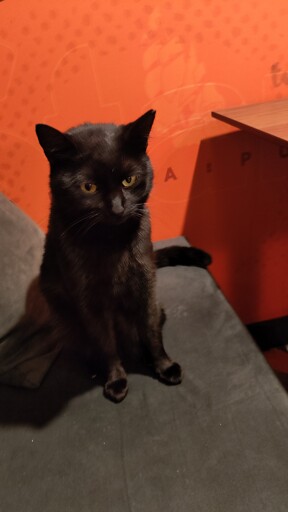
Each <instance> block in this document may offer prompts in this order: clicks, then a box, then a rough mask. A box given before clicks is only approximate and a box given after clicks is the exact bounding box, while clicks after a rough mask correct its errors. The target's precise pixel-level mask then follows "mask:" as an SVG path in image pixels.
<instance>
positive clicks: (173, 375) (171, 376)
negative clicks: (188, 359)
mask: <svg viewBox="0 0 288 512" xmlns="http://www.w3.org/2000/svg"><path fill="white" fill-rule="evenodd" d="M157 375H158V378H159V380H160V381H161V382H164V383H165V384H170V385H171V386H175V385H176V384H180V383H181V382H182V369H181V366H180V364H178V363H171V364H170V365H169V366H167V367H166V368H165V369H162V370H158V371H157Z"/></svg>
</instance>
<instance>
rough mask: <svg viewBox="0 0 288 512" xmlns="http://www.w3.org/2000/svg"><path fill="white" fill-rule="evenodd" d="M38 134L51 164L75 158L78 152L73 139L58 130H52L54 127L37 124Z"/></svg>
mask: <svg viewBox="0 0 288 512" xmlns="http://www.w3.org/2000/svg"><path fill="white" fill-rule="evenodd" d="M36 134H37V137H38V140H39V143H40V145H41V146H42V148H43V150H44V153H45V155H46V157H47V158H48V160H49V162H51V163H53V162H55V161H57V160H63V159H66V158H68V157H69V156H73V155H74V154H75V152H76V147H75V145H74V144H73V142H72V140H71V137H70V136H69V135H68V134H66V133H62V132H60V131H59V130H56V128H52V126H48V125H47V124H36Z"/></svg>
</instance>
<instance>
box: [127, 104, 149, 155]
mask: <svg viewBox="0 0 288 512" xmlns="http://www.w3.org/2000/svg"><path fill="white" fill-rule="evenodd" d="M155 115H156V110H148V112H146V113H145V114H143V116H141V117H139V118H138V119H136V121H133V122H132V123H129V124H126V125H125V126H124V140H125V143H126V145H127V148H128V149H129V150H130V151H133V152H136V153H145V151H146V149H147V146H148V138H149V135H150V131H151V128H152V125H153V122H154V119H155Z"/></svg>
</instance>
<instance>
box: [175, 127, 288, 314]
mask: <svg viewBox="0 0 288 512" xmlns="http://www.w3.org/2000/svg"><path fill="white" fill-rule="evenodd" d="M287 166H288V148H286V147H281V146H279V145H278V144H275V143H272V142H270V141H268V142H267V141H265V140H263V139H261V138H260V137H256V136H253V135H251V134H247V133H245V132H241V131H239V132H234V133H229V134H226V135H222V136H218V137H214V138H211V139H207V140H203V141H202V142H201V144H200V147H199V152H198V157H197V161H196V166H195V174H194V179H193V183H192V188H191V191H190V197H189V201H188V207H187V212H186V219H185V222H184V229H183V233H184V235H185V236H186V237H187V238H188V240H189V241H190V242H191V243H192V244H193V245H195V246H199V247H201V248H203V249H205V250H207V251H208V252H210V253H211V254H212V256H213V260H214V263H213V265H212V267H211V271H212V273H213V275H214V277H215V279H216V280H217V281H218V283H219V285H220V287H221V289H222V290H223V292H224V294H225V295H226V297H227V298H228V300H229V301H230V303H231V305H232V306H233V307H234V309H235V310H236V312H237V313H238V315H239V316H240V318H241V319H242V321H243V322H245V323H250V322H255V321H261V320H264V319H267V318H275V317H277V316H283V315H286V314H287V309H288V274H287V254H288V210H287V197H288V169H287Z"/></svg>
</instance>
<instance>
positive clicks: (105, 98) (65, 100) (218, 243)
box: [0, 0, 288, 321]
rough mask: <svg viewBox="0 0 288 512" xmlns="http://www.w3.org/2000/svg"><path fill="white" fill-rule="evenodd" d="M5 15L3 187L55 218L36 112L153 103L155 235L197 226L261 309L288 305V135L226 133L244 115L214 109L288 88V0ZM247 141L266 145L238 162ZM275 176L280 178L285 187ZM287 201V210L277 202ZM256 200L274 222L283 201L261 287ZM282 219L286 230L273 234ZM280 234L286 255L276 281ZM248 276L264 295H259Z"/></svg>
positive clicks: (87, 1)
mask: <svg viewBox="0 0 288 512" xmlns="http://www.w3.org/2000/svg"><path fill="white" fill-rule="evenodd" d="M0 19H1V24H0V73H1V81H0V104H1V109H0V189H1V191H2V192H4V193H5V194H6V195H7V196H8V197H9V198H10V199H11V200H13V201H14V202H16V203H17V204H18V205H19V206H20V207H21V208H22V209H23V210H24V211H26V212H27V213H28V215H30V216H31V217H32V218H33V219H34V220H35V221H36V222H37V223H38V224H39V225H40V226H41V227H42V228H43V229H46V226H47V217H48V209H49V194H48V166H47V163H46V161H45V158H44V156H43V154H42V151H41V150H40V148H39V146H38V145H37V141H36V137H35V131H34V125H35V124H36V123H38V122H44V123H48V124H52V125H54V126H55V127H57V128H59V129H67V128H69V127H70V126H73V125H76V124H78V123H81V122H85V121H91V122H98V121H100V122H106V121H107V122H117V123H118V122H120V123H122V122H128V121H130V120H132V119H134V118H136V117H138V116H139V115H141V114H142V113H143V112H145V110H147V109H149V108H151V107H153V108H155V109H156V110H157V117H156V122H155V126H154V128H153V132H152V136H151V141H150V156H151V158H152V161H153V164H154V167H155V187H154V192H153V194H152V197H151V200H150V208H151V213H152V221H153V237H154V239H160V238H166V237H171V236H176V235H178V234H181V233H183V232H184V231H185V234H186V235H187V236H188V237H189V239H190V240H191V241H192V242H193V243H195V244H196V243H198V244H201V245H202V246H203V247H205V248H206V249H208V250H210V251H211V252H212V253H213V255H214V265H213V273H214V275H215V276H216V279H217V280H218V281H219V283H220V284H221V286H222V287H223V289H224V291H225V293H226V295H227V296H228V298H229V299H230V300H231V302H232V303H233V305H234V307H235V308H236V310H238V311H239V313H240V314H241V316H242V317H243V318H244V319H246V320H247V321H248V320H255V319H256V318H260V317H270V316H277V315H278V314H283V311H284V310H285V308H286V309H287V307H286V306H287V302H286V299H287V294H286V292H285V290H284V285H283V291H282V292H281V290H280V292H279V288H280V289H281V286H282V283H283V279H281V282H279V279H280V274H281V272H282V273H283V272H284V256H283V255H282V256H280V254H285V253H286V254H287V252H285V251H286V250H287V231H286V226H287V218H286V217H285V215H286V214H285V212H286V210H285V208H284V206H285V205H286V197H284V194H283V190H287V177H286V176H287V173H286V170H285V171H283V172H282V171H279V173H278V171H277V173H278V175H277V179H276V177H275V172H276V170H275V168H274V167H273V169H271V166H272V165H273V166H275V165H276V166H278V160H279V162H280V160H281V163H280V164H279V167H280V168H281V169H283V166H284V167H285V169H286V167H287V161H288V160H285V157H284V156H283V154H282V156H281V155H280V154H279V153H278V148H277V151H276V150H275V151H276V153H275V152H274V153H273V151H272V153H273V155H274V156H271V152H269V151H266V146H267V144H266V145H265V144H262V143H261V142H260V141H259V140H255V139H253V138H252V137H250V138H248V139H247V138H245V137H244V138H243V137H242V138H241V136H240V138H239V136H237V137H238V138H237V137H236V138H232V139H229V138H228V139H225V138H224V139H222V138H221V136H222V134H224V133H227V132H229V131H231V129H230V128H229V127H227V126H225V125H222V124H221V123H220V122H217V121H216V120H212V119H211V116H210V111H211V110H212V109H216V108H223V107H228V106H232V105H240V104H244V103H253V102H257V101H263V100H268V99H273V98H280V97H285V96H288V57H287V47H288V32H287V21H288V4H287V1H286V0H275V1H274V2H273V9H271V2H270V1H268V0H249V1H248V0H247V1H244V2H239V0H237V1H234V0H231V1H229V2H227V1H226V0H179V2H178V1H177V2H172V1H169V0H107V1H105V2H103V1H100V0H81V1H79V0H62V1H61V2H60V1H59V0H57V1H56V0H50V1H49V2H39V0H25V1H20V0H2V1H1V2H0ZM207 140H210V141H211V142H210V143H208V144H207V143H206V142H205V141H207ZM222 140H224V141H225V143H224V144H222V142H221V141H222ZM203 141H204V143H203ZM213 141H214V142H213ZM217 141H218V142H217ZM261 144H262V145H261ZM203 148H204V149H205V151H204V150H203ZM245 152H246V153H247V152H248V153H249V154H251V155H252V154H253V158H252V157H251V158H249V162H248V161H247V165H246V166H243V165H242V166H241V165H238V163H239V162H241V158H243V157H241V155H243V153H245ZM275 154H276V156H275ZM227 155H228V157H227ZM263 155H265V157H263ZM271 159H272V160H271ZM275 159H276V160H275ZM245 163H246V162H245ZM260 166H261V170H260ZM262 166H263V167H264V171H263V174H262ZM244 167H245V173H244V174H243V168H244ZM247 169H249V175H248V173H247V172H246V171H247ZM271 171H272V174H271ZM243 175H244V176H245V180H246V181H245V186H244V185H243ZM271 179H272V181H273V184H274V181H275V179H276V181H277V183H278V185H277V184H276V185H275V190H276V191H275V195H274V196H271V194H270V192H271V190H272V189H273V187H274V185H273V186H271V183H270V182H271ZM280 181H281V183H282V185H279V182H280ZM259 182H260V183H261V187H260V190H261V191H262V192H261V193H262V198H263V197H264V199H265V198H266V199H267V201H266V199H265V201H266V202H265V201H264V203H263V202H262V201H261V198H260V197H259ZM285 187H286V188H285ZM248 189H249V197H251V198H253V199H251V201H247V190H248ZM279 190H281V191H282V195H281V194H280V192H279ZM219 191H221V192H219ZM273 193H274V192H273ZM279 194H280V195H281V197H280V196H279ZM220 201H221V203H220ZM223 201H224V202H225V201H226V203H227V204H226V207H225V222H224V221H223V218H224V217H223ZM279 201H280V202H279ZM230 203H231V204H230ZM261 203H262V205H261ZM229 205H230V206H229ZM243 205H245V206H244V208H242V206H243ZM236 206H237V208H239V209H240V210H239V211H238V213H237V215H236V214H235V207H236ZM280 206H281V207H282V210H283V212H284V213H282V215H279V214H277V213H276V210H277V208H278V209H279V208H280ZM233 208H234V209H233ZM255 208H256V210H257V212H258V213H257V215H258V216H259V217H261V215H262V217H263V218H262V220H261V218H260V220H259V222H261V223H262V222H264V220H265V223H267V214H266V213H265V212H267V211H269V215H268V216H269V226H270V227H269V228H268V227H267V229H266V228H265V229H264V228H263V225H262V224H261V226H262V227H261V230H260V234H259V233H258V231H257V227H255V233H256V231H257V233H258V235H257V237H256V239H257V240H258V242H259V246H260V247H261V248H262V249H263V247H264V248H265V250H264V251H263V250H262V249H261V251H262V252H261V251H260V252H259V251H258V252H257V258H258V259H257V258H256V259H257V265H258V264H259V261H261V264H262V263H263V265H262V267H263V269H264V268H266V266H267V270H266V271H264V270H262V271H261V272H262V275H261V279H260V278H259V279H258V280H257V283H256V284H257V293H256V291H253V290H252V291H251V288H249V286H248V281H247V276H246V273H245V272H247V268H248V270H249V272H248V274H249V276H250V275H251V276H252V275H253V271H254V270H255V268H256V260H255V258H254V256H253V254H251V253H253V250H252V249H253V248H254V246H255V243H254V244H252V241H251V237H252V235H251V219H253V218H254V217H255V216H254V213H253V211H254V210H255ZM231 209H232V210H231ZM268 209H269V210H268ZM277 211H278V210H277ZM261 212H262V213H261ZM229 219H230V220H229ZM253 222H254V221H253ZM265 223H264V224H265ZM252 224H253V223H252ZM223 226H224V227H225V233H224V231H223V229H224V228H223ZM247 226H248V228H250V229H248V231H249V236H247ZM284 228H285V229H284ZM269 230H270V231H269ZM271 230H272V231H273V230H274V231H273V233H274V235H273V236H274V237H275V236H276V235H275V233H276V234H277V237H278V238H277V240H276V241H275V240H274V239H273V240H274V241H271V243H270V242H269V241H270V239H271ZM252 231H253V229H252ZM235 232H237V233H238V239H237V240H235V236H234V235H231V233H235ZM253 233H254V231H253ZM250 235H251V236H250ZM253 236H254V235H253ZM254 239H255V236H254V238H253V240H254ZM251 244H252V245H251ZM231 247H232V249H231ZM271 247H273V251H274V252H273V251H272V253H273V255H274V256H275V255H276V261H277V269H278V273H277V276H275V275H274V274H275V273H274V274H273V272H272V274H273V282H272V280H271V276H270V274H271V273H270V272H269V269H270V267H271V265H272V263H271V265H270V263H269V264H268V263H267V261H268V260H269V258H270V256H269V254H270V253H271V250H272V249H271ZM280 248H281V250H280ZM270 249H271V250H270ZM284 249H285V250H284ZM281 251H282V252H281ZM232 253H233V255H234V256H233V258H232V256H231V254H232ZM240 253H244V254H245V255H247V258H246V259H245V261H243V260H242V259H241V258H240V259H239V254H240ZM274 253H275V254H274ZM267 254H268V256H267ZM235 255H236V256H235ZM274 256H273V257H272V256H271V258H272V260H271V261H274V259H273V258H274ZM253 258H254V259H253ZM259 258H260V260H259ZM267 258H268V260H267ZM269 261H270V260H269ZM273 268H274V266H273ZM253 269H254V270H253ZM258 274H259V272H258V273H257V275H258ZM235 276H237V277H235ZM269 276H270V277H269ZM235 279H236V280H235ZM275 279H276V281H275ZM249 282H250V281H249ZM275 282H276V284H275ZM239 283H240V284H241V286H240V288H239ZM243 283H247V286H246V288H245V285H244V284H243ZM253 283H254V284H253V286H256V284H255V281H253ZM259 283H260V284H259ZM260 285H261V286H260ZM272 285H274V287H275V288H277V290H278V291H277V294H278V295H277V300H275V296H276V295H275V294H276V291H275V294H274V295H275V296H274V295H273V297H274V298H271V297H270V299H269V290H270V291H271V286H272ZM247 287H248V288H247ZM259 287H261V294H260V291H259V290H260V288H259ZM272 287H273V286H272ZM286 288H287V286H286ZM247 290H248V292H249V297H250V295H251V293H252V295H253V297H252V299H251V297H250V298H249V300H248V301H247V304H246V299H245V295H246V297H247ZM263 290H264V295H265V297H266V295H267V297H268V298H267V299H265V300H264V299H263V297H262V294H263ZM259 304H260V305H259Z"/></svg>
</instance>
